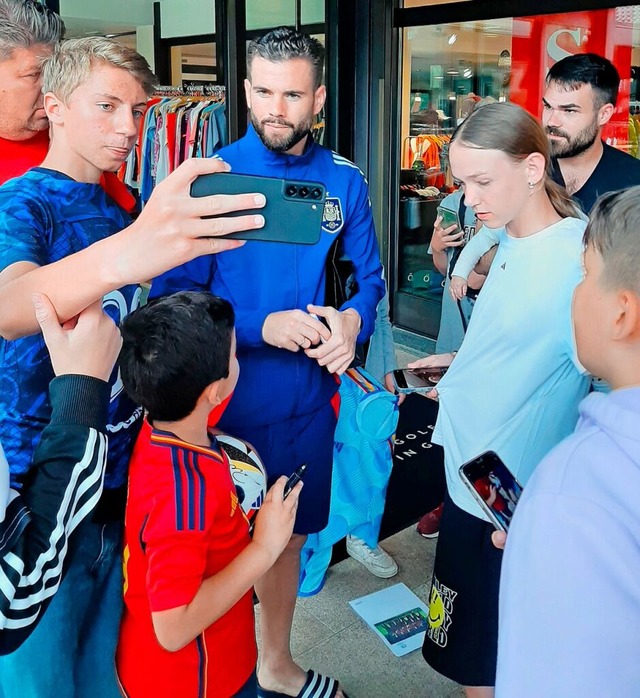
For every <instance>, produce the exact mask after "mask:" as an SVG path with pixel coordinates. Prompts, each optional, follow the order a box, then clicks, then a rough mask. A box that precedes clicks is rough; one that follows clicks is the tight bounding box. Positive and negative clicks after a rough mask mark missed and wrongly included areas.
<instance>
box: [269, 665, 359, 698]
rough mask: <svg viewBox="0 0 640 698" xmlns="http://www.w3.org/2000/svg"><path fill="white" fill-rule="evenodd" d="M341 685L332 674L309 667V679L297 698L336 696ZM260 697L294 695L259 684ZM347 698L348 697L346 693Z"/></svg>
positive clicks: (279, 697) (277, 697)
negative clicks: (321, 672) (327, 674)
mask: <svg viewBox="0 0 640 698" xmlns="http://www.w3.org/2000/svg"><path fill="white" fill-rule="evenodd" d="M339 686H340V684H339V683H338V682H337V681H336V680H335V679H332V678H331V677H330V676H324V675H323V674H319V673H318V672H317V671H314V670H313V669H309V671H308V672H307V680H306V681H305V683H304V686H303V687H302V688H301V689H300V693H298V695H297V696H296V697H295V698H335V695H336V693H337V692H338V687H339ZM343 693H344V691H343ZM258 698H292V696H290V695H288V694H287V693H279V692H278V691H267V690H266V689H264V688H262V687H261V686H260V685H259V684H258ZM345 698H348V696H347V694H346V693H345Z"/></svg>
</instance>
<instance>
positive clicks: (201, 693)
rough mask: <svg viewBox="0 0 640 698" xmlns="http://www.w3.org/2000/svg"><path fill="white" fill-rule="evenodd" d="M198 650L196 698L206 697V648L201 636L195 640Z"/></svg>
mask: <svg viewBox="0 0 640 698" xmlns="http://www.w3.org/2000/svg"><path fill="white" fill-rule="evenodd" d="M196 647H197V648H198V664H199V666H198V698H205V696H206V695H207V646H206V643H205V642H204V638H203V636H202V635H198V637H197V638H196Z"/></svg>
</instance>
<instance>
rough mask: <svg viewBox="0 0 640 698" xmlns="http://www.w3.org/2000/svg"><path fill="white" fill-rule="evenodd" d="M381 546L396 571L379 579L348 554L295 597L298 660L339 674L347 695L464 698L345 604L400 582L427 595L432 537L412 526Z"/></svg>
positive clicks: (353, 697)
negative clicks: (398, 653) (308, 593)
mask: <svg viewBox="0 0 640 698" xmlns="http://www.w3.org/2000/svg"><path fill="white" fill-rule="evenodd" d="M383 547H384V548H385V549H386V550H387V551H388V552H389V553H390V554H391V555H393V557H394V558H395V560H396V562H397V563H398V566H399V568H400V570H399V573H398V575H397V576H396V577H393V578H392V579H378V578H377V577H374V576H373V575H371V574H370V573H369V572H367V570H366V569H365V568H364V567H363V566H362V565H361V564H359V563H358V562H356V561H355V560H352V559H351V558H349V559H347V560H344V561H343V562H340V563H338V564H337V565H334V566H333V567H331V568H330V569H329V574H328V578H327V582H326V584H325V586H324V588H323V590H322V591H321V592H320V593H319V594H318V595H317V596H314V597H310V598H306V599H299V601H298V605H297V608H296V613H295V617H294V624H293V635H292V650H293V654H294V657H295V659H296V661H297V662H298V663H299V664H300V666H302V667H303V668H305V669H309V668H313V669H316V670H317V671H320V672H322V673H324V674H329V675H330V676H335V677H336V678H339V679H340V681H341V683H342V685H343V687H344V689H345V691H346V692H347V694H348V695H349V698H463V696H464V693H463V692H462V689H461V688H460V687H459V686H458V685H457V684H455V683H453V682H451V681H449V680H447V679H445V678H443V677H442V676H440V675H438V674H436V673H435V672H434V671H432V670H431V669H430V668H429V666H427V664H425V662H424V660H423V659H422V655H421V653H420V652H419V651H417V652H413V653H411V654H409V655H407V656H405V657H394V656H393V654H391V652H390V651H389V650H388V649H387V648H386V647H385V646H384V645H383V643H382V642H381V641H380V640H379V639H378V638H377V637H376V636H375V635H374V633H373V631H372V630H371V629H370V628H369V627H368V626H367V625H366V624H365V623H364V621H362V620H361V619H360V617H359V616H357V615H356V614H355V612H354V611H353V610H352V609H351V607H350V606H349V601H350V600H352V599H354V598H357V597H358V596H364V595H365V594H370V593H372V592H374V591H378V590H379V589H383V588H384V587H386V586H390V585H392V584H397V583H398V582H404V583H405V584H406V585H407V586H408V587H409V588H410V589H411V590H413V591H414V593H416V594H417V595H418V596H419V597H420V598H422V599H423V600H424V601H426V600H427V594H428V592H429V582H430V578H431V569H432V565H433V556H434V553H435V541H432V540H426V539H425V538H422V537H421V536H420V535H418V533H416V531H415V527H413V526H412V527H411V528H408V529H406V530H404V531H401V532H400V533H398V534H396V535H395V536H392V537H391V538H388V539H387V540H386V541H384V543H383ZM259 609H260V607H259V606H257V607H256V615H257V617H258V626H259V617H260V610H259ZM258 634H259V627H258Z"/></svg>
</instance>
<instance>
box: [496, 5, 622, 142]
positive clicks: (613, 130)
mask: <svg viewBox="0 0 640 698" xmlns="http://www.w3.org/2000/svg"><path fill="white" fill-rule="evenodd" d="M625 9H626V8H617V9H616V8H613V9H610V10H596V11H594V12H569V13H565V14H558V15H543V16H540V17H515V18H514V19H513V43H512V59H511V81H510V91H509V99H510V101H512V102H515V103H516V104H520V105H521V106H523V107H524V108H525V109H527V110H528V111H530V112H531V113H532V114H534V115H535V116H537V117H539V116H540V114H541V111H542V95H543V94H544V87H545V86H544V81H545V77H546V75H547V73H548V71H549V68H550V67H551V66H552V65H553V64H554V63H556V62H557V61H559V60H561V59H563V58H566V57H567V56H570V55H573V54H576V53H597V54H599V55H600V56H605V57H606V58H608V59H609V60H610V61H611V62H612V63H613V64H614V65H615V66H616V68H617V69H618V72H619V73H620V93H619V96H618V104H617V107H616V112H615V114H614V116H613V118H612V119H611V121H610V122H609V125H608V126H607V128H606V129H605V132H604V134H603V136H604V137H605V138H606V139H607V140H608V141H609V142H611V143H612V145H616V144H617V143H618V141H622V142H623V143H626V142H627V140H628V119H629V87H630V81H631V47H632V39H633V37H632V31H633V16H631V17H628V16H627V13H626V12H625Z"/></svg>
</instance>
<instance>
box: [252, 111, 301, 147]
mask: <svg viewBox="0 0 640 698" xmlns="http://www.w3.org/2000/svg"><path fill="white" fill-rule="evenodd" d="M251 123H252V124H253V128H254V129H255V130H256V133H257V134H258V136H259V137H260V140H261V141H262V142H263V143H264V145H265V146H266V147H267V148H269V150H272V151H273V152H274V153H286V152H287V151H288V150H291V148H293V147H295V146H296V145H297V144H298V143H300V141H301V140H302V139H303V138H305V137H306V136H307V134H308V133H309V132H310V131H311V123H312V121H311V119H308V120H306V121H301V122H300V123H299V124H298V125H297V126H294V124H292V123H290V122H289V121H285V120H284V119H276V118H272V119H263V120H262V121H258V119H256V117H255V116H254V114H253V112H252V113H251ZM269 123H271V124H281V125H283V126H289V128H290V129H291V130H290V131H284V132H283V133H282V135H281V136H269V135H267V134H266V132H265V127H264V125H265V124H269Z"/></svg>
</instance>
